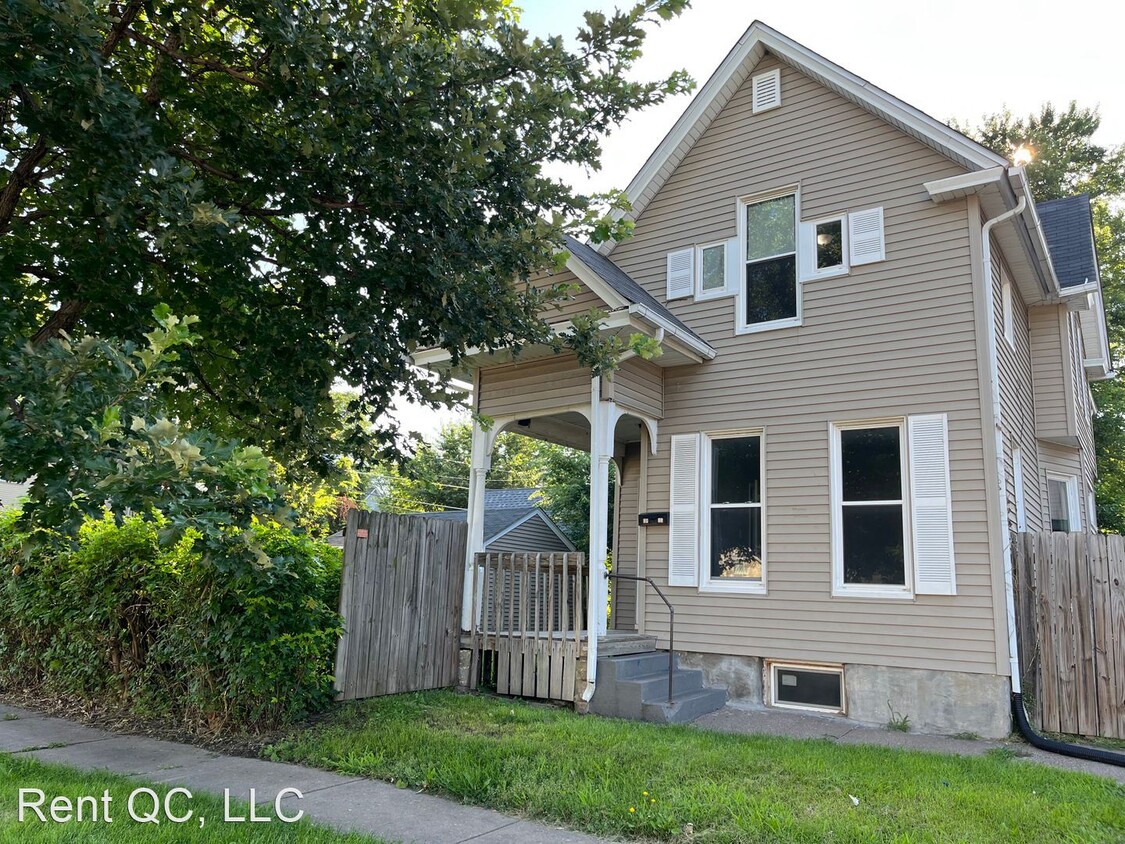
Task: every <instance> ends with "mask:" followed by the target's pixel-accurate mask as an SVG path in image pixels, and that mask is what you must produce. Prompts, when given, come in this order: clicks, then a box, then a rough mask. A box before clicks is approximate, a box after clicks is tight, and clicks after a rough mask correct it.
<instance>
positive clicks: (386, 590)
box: [336, 510, 468, 700]
mask: <svg viewBox="0 0 1125 844" xmlns="http://www.w3.org/2000/svg"><path fill="white" fill-rule="evenodd" d="M467 536H468V527H467V525H465V524H464V523H462V522H447V521H443V520H440V519H426V518H422V517H418V516H395V515H390V514H388V513H365V512H361V511H358V510H353V511H352V512H351V513H349V514H348V527H347V531H346V533H345V538H344V573H343V583H342V586H341V589H340V614H341V615H342V616H343V617H344V633H343V635H342V636H341V637H340V643H339V645H338V647H337V649H336V692H337V698H338V699H340V700H351V699H353V698H363V697H375V696H377V695H389V694H395V693H396V692H409V691H415V690H418V689H437V688H445V687H447V686H453V685H456V683H457V663H458V654H459V648H460V635H461V590H462V586H463V584H464V578H465V568H464V567H465V547H466V540H467Z"/></svg>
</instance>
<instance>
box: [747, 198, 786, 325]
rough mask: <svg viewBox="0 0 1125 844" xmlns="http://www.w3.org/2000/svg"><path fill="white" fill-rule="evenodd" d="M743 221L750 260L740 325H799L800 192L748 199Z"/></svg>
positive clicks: (748, 258) (748, 259)
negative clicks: (798, 232)
mask: <svg viewBox="0 0 1125 844" xmlns="http://www.w3.org/2000/svg"><path fill="white" fill-rule="evenodd" d="M739 222H740V228H741V230H742V231H741V235H742V243H743V246H744V249H743V257H744V259H745V267H744V285H743V288H742V296H741V299H742V301H741V303H740V309H739V310H740V314H739V326H738V327H739V329H740V330H741V331H758V330H762V329H764V328H779V327H782V326H784V325H797V324H799V321H800V318H799V315H800V306H801V303H800V289H799V287H798V285H797V194H796V192H792V193H785V194H781V195H775V196H771V197H767V198H763V199H759V200H754V201H744V202H743V203H742V214H741V220H740V221H739Z"/></svg>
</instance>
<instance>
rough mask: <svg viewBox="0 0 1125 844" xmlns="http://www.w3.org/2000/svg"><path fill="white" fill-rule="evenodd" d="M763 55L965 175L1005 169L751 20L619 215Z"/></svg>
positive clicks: (678, 156) (637, 207) (641, 204)
mask: <svg viewBox="0 0 1125 844" xmlns="http://www.w3.org/2000/svg"><path fill="white" fill-rule="evenodd" d="M767 52H769V53H771V54H773V55H774V56H776V57H777V58H778V59H779V60H780V61H782V62H783V63H785V64H787V65H789V66H790V67H793V68H795V69H796V70H799V71H800V72H801V73H803V74H805V75H806V76H808V77H810V78H812V79H814V80H816V81H817V82H819V83H820V84H822V85H824V86H825V87H826V88H829V89H830V90H832V91H835V92H836V93H837V94H839V95H840V96H842V97H844V98H845V99H847V100H850V101H851V102H853V103H855V104H856V105H858V106H860V107H861V108H864V109H866V110H867V111H869V112H871V113H872V114H874V115H876V116H877V117H881V118H882V119H883V120H885V121H887V122H888V123H890V124H891V125H893V126H895V127H897V128H898V129H900V130H901V131H903V132H905V133H906V134H908V135H910V136H912V137H913V138H915V139H916V140H918V141H921V142H922V143H924V144H926V145H927V146H929V147H931V148H932V149H934V150H936V151H937V152H939V153H941V154H942V155H944V156H946V157H947V158H950V159H952V160H953V161H955V162H957V163H958V164H960V165H962V166H963V167H965V168H967V169H969V170H980V169H984V168H986V167H996V166H997V165H1003V166H1007V165H1008V161H1007V160H1006V159H1005V158H1003V156H1000V155H997V154H996V153H995V152H993V151H992V150H990V149H988V148H987V147H985V146H983V145H981V144H979V143H977V142H976V141H974V140H972V139H971V138H968V137H966V136H965V135H962V134H961V133H960V132H958V131H956V130H955V129H951V128H950V127H949V126H947V125H946V124H944V123H942V122H941V121H940V120H936V119H934V118H933V117H930V116H929V115H928V114H925V113H924V112H922V111H919V110H918V109H916V108H914V106H912V105H909V104H908V103H905V102H903V101H902V100H900V99H898V98H897V97H894V96H892V95H891V94H888V93H887V92H886V91H884V90H882V89H881V88H877V87H875V86H874V85H872V84H871V83H870V82H868V81H867V80H866V79H863V78H861V77H859V76H856V75H855V74H854V73H851V72H850V71H848V70H845V69H844V68H842V67H840V66H839V65H838V64H835V63H834V62H831V61H829V60H828V59H826V58H824V57H823V56H821V55H819V54H817V53H814V52H813V51H812V50H810V49H808V48H807V47H805V46H803V45H801V44H798V43H797V42H796V41H794V40H793V39H791V38H788V37H786V36H784V35H782V34H781V33H780V32H778V31H777V30H775V29H773V28H772V27H769V26H767V25H766V24H764V23H762V22H761V21H754V23H752V24H750V27H749V28H748V29H747V30H746V32H745V33H743V35H742V37H741V38H740V39H739V41H738V43H737V44H735V46H734V48H733V49H732V50H731V51H730V52H729V53H728V54H727V56H726V58H725V59H723V61H722V63H721V64H720V65H719V67H718V69H717V70H716V71H715V72H714V73H713V74H712V75H711V78H710V79H708V80H707V83H706V84H705V85H704V86H703V87H702V88H700V89H699V93H698V94H696V95H695V98H694V99H693V100H692V101H691V103H690V104H689V105H688V107H687V109H686V110H685V111H684V113H683V114H682V115H681V116H680V119H679V120H678V121H676V125H675V126H673V127H672V130H671V131H670V132H669V133H668V134H667V135H666V136H665V137H664V140H663V141H661V142H660V145H659V146H658V147H657V148H656V150H655V151H654V152H653V153H652V155H651V156H649V158H648V160H647V161H646V162H645V163H644V166H642V167H641V169H640V171H639V172H638V173H637V175H636V176H635V177H634V178H633V181H632V182H630V183H629V187H628V188H627V189H626V191H625V192H626V195H627V196H628V198H629V201H630V202H631V203H632V210H631V211H630V212H628V214H626V215H625V216H628V217H631V218H636V217H639V216H640V215H641V213H642V212H643V211H644V209H645V208H646V207H647V206H648V204H649V203H650V202H651V201H652V199H653V197H654V196H656V193H657V192H658V191H659V190H660V188H661V187H662V186H663V185H664V183H665V182H666V181H667V180H668V178H669V177H670V176H671V175H672V173H673V171H674V170H675V169H676V167H677V165H679V163H680V162H681V161H682V160H683V159H684V156H686V155H687V154H688V152H689V151H690V150H691V148H692V147H693V146H694V145H695V143H696V141H698V140H699V139H700V138H701V137H702V136H703V133H704V132H705V131H706V130H707V128H708V127H709V126H710V125H711V122H712V121H713V120H714V119H715V117H716V116H717V115H718V114H719V112H720V111H721V110H722V109H723V106H725V105H726V104H727V102H728V101H729V100H730V99H731V97H733V96H734V94H735V92H736V91H737V90H738V89H739V88H740V87H741V86H742V83H743V82H745V81H746V79H747V78H748V77H749V76H750V73H751V71H752V70H753V68H754V67H755V66H756V65H757V64H758V62H760V61H761V60H762V58H763V57H764V56H765V55H766V53H767ZM613 246H614V244H613V243H612V242H608V243H606V244H603V245H602V246H601V247H599V251H600V252H602V253H603V254H609V253H611V252H612V250H613Z"/></svg>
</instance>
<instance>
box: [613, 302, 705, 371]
mask: <svg viewBox="0 0 1125 844" xmlns="http://www.w3.org/2000/svg"><path fill="white" fill-rule="evenodd" d="M629 313H630V314H636V315H637V316H639V317H640V318H641V319H643V320H644V321H645V322H647V323H649V324H650V325H652V326H653V327H654V328H656V329H658V330H660V331H663V332H664V333H665V334H666V335H667V336H669V337H672V338H673V339H675V340H678V341H679V342H680V343H681V344H682V345H684V346H686V347H687V348H688V349H690V350H691V351H693V352H695V353H696V354H697V355H699V356H700V357H701V358H703V359H704V360H714V359H715V355H716V354H718V353H717V352H716V351H715V350H714V349H713V348H711V346H710V345H708V344H707V343H705V342H704V341H703V340H701V339H699V338H698V337H695V336H693V335H691V334H688V333H687V332H685V331H684V330H683V329H682V328H678V327H677V326H676V325H675V324H674V323H671V322H669V321H668V320H667V319H666V318H665V317H664V316H663V315H661V314H658V313H655V312H653V311H651V310H649V308H647V307H646V306H644V305H630V306H629Z"/></svg>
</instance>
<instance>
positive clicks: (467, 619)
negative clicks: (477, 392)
mask: <svg viewBox="0 0 1125 844" xmlns="http://www.w3.org/2000/svg"><path fill="white" fill-rule="evenodd" d="M491 464H492V436H491V435H490V433H489V432H488V431H486V430H484V429H483V428H482V427H481V426H480V423H479V422H478V421H477V420H475V419H474V420H473V435H472V455H471V457H470V463H469V512H468V514H467V521H468V523H469V537H468V542H467V543H466V545H465V585H464V587H463V588H464V592H463V593H462V600H461V629H462V630H465V631H468V630H469V629H471V627H472V623H473V616H474V615H476V618H477V620H478V621H479V620H480V596H479V595H474V594H473V574H474V569H475V567H476V555H477V553H478V552H480V551H483V550H484V482H485V478H486V476H487V475H488V469H489V466H490V465H491Z"/></svg>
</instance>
